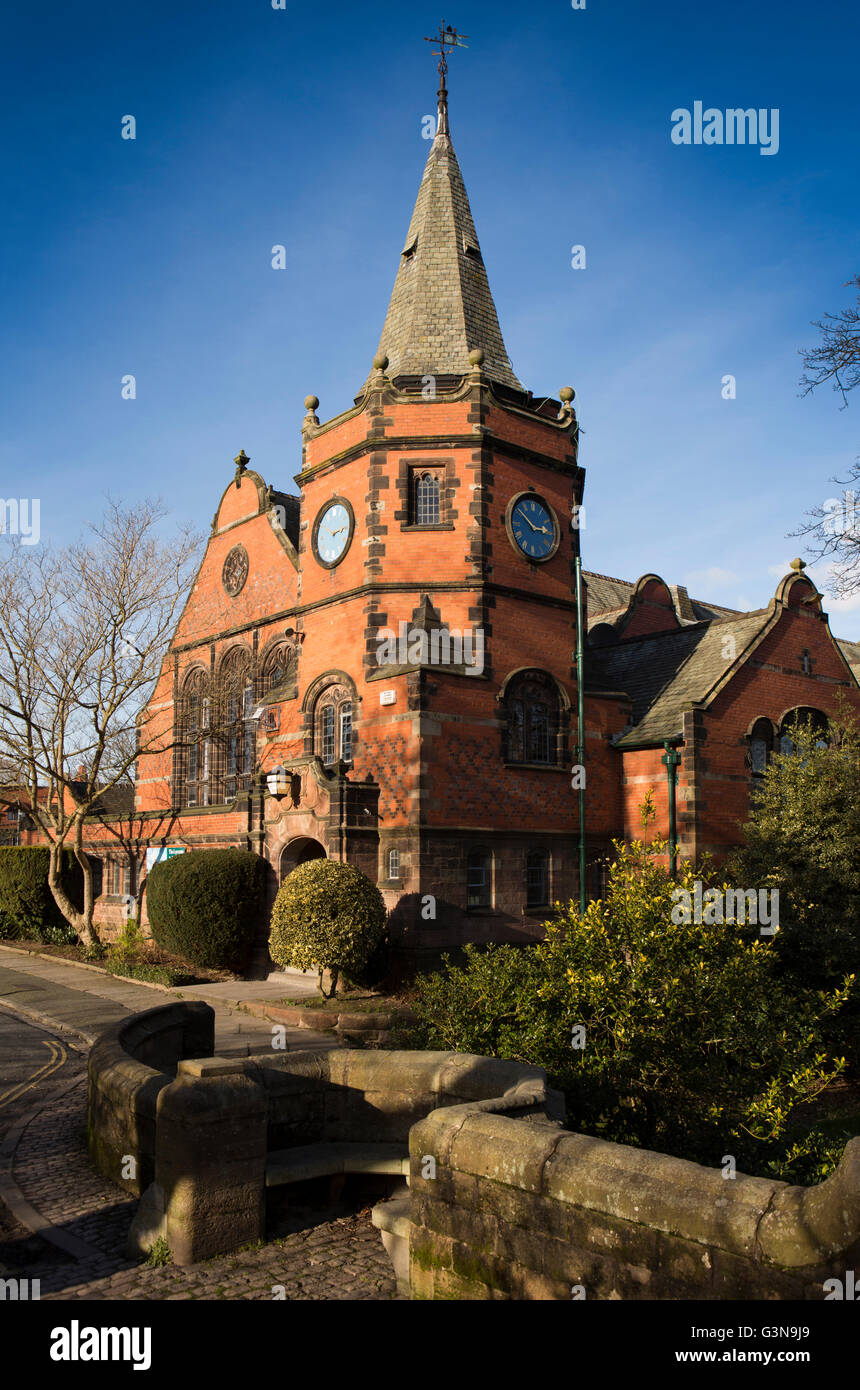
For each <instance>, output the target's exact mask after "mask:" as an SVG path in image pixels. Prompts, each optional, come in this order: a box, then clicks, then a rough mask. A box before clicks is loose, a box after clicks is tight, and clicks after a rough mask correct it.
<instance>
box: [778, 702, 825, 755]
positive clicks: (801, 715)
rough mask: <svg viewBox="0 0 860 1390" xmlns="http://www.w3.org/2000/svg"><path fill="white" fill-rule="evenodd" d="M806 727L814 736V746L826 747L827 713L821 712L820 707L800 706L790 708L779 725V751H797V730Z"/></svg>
mask: <svg viewBox="0 0 860 1390" xmlns="http://www.w3.org/2000/svg"><path fill="white" fill-rule="evenodd" d="M799 727H800V728H807V729H809V730H811V731H812V733H813V735H814V737H815V747H816V748H826V747H827V746H828V743H829V741H830V740H829V737H828V725H827V715H826V714H822V712H821V710H820V709H808V708H806V707H805V706H800V707H799V708H798V709H793V710H790V711H789V713H788V714H787V715H786V716H785V718H784V719H783V721H782V724H781V725H780V731H779V734H780V737H779V751H780V753H785V754H789V755H790V754H792V753H794V752H796V751H797V742H796V737H797V730H798V728H799Z"/></svg>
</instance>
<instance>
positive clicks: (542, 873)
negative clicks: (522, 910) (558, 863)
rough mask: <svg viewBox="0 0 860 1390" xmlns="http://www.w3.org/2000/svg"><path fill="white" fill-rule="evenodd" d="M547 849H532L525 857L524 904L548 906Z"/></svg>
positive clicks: (548, 864)
mask: <svg viewBox="0 0 860 1390" xmlns="http://www.w3.org/2000/svg"><path fill="white" fill-rule="evenodd" d="M549 870H550V858H549V851H548V850H545V849H535V850H532V851H531V852H530V853H529V855H528V857H527V859H526V906H527V907H548V906H549Z"/></svg>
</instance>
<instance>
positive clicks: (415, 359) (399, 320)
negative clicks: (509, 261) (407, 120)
mask: <svg viewBox="0 0 860 1390" xmlns="http://www.w3.org/2000/svg"><path fill="white" fill-rule="evenodd" d="M476 348H482V349H483V351H484V363H483V372H484V375H485V376H487V377H488V378H489V379H490V381H495V382H498V383H501V384H502V385H503V386H510V387H513V388H515V389H516V390H518V391H522V390H523V387H522V385H521V384H520V382H519V381H518V380H517V378H516V376H515V375H514V372H513V369H512V367H511V364H510V361H509V359H508V354H507V350H506V348H505V344H504V341H503V339H502V330H501V328H500V327H499V319H498V315H497V313H496V306H495V304H494V303H493V296H492V293H491V292H490V284H489V281H488V279H487V272H486V270H485V268H484V260H483V257H482V255H481V247H480V243H479V242H478V235H477V232H476V231H475V224H474V222H473V220H472V210H471V208H470V207H469V198H468V194H467V193H466V187H465V184H464V183H463V175H462V174H461V173H460V166H459V164H458V163H457V156H456V154H455V153H454V146H453V145H452V143H451V133H450V127H449V123H448V92H447V89H446V86H445V80H444V74H443V78H442V86H441V88H440V90H439V118H438V126H437V133H436V138H435V139H434V141H433V145H432V148H431V150H430V155H429V158H428V160H427V166H426V168H425V170H424V177H423V178H422V180H421V187H420V189H419V190H418V199H417V201H416V203H415V211H414V212H413V214H412V221H411V222H410V224H409V231H408V233H407V236H406V244H405V246H404V248H403V251H402V253H401V256H400V266H399V268H398V271H397V279H396V280H395V282H394V291H393V293H392V296H391V303H390V304H389V306H388V315H387V317H386V320H385V327H384V328H383V330H382V337H381V338H380V341H379V353H380V354H385V355H387V357H388V363H389V365H388V376H389V377H390V378H391V379H392V380H393V381H395V383H396V382H397V380H398V378H401V377H412V378H416V377H417V378H419V379H420V378H422V377H426V376H447V375H450V374H456V375H458V376H462V375H464V374H465V373H466V372H468V371H469V370H470V363H469V353H470V352H471V351H472V350H473V349H476ZM369 380H370V378H368V381H369Z"/></svg>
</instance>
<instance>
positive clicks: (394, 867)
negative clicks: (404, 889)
mask: <svg viewBox="0 0 860 1390" xmlns="http://www.w3.org/2000/svg"><path fill="white" fill-rule="evenodd" d="M388 878H389V881H391V882H393V881H394V880H395V879H399V878H400V850H399V849H390V850H389V851H388Z"/></svg>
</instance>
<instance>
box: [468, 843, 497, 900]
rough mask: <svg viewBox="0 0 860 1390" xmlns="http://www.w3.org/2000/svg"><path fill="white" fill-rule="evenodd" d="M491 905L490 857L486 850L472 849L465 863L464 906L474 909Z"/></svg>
mask: <svg viewBox="0 0 860 1390" xmlns="http://www.w3.org/2000/svg"><path fill="white" fill-rule="evenodd" d="M492 905H493V858H492V855H491V854H490V852H489V850H486V849H473V850H472V851H471V852H470V854H469V857H468V859H467V861H466V906H467V907H471V908H475V907H492Z"/></svg>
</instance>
